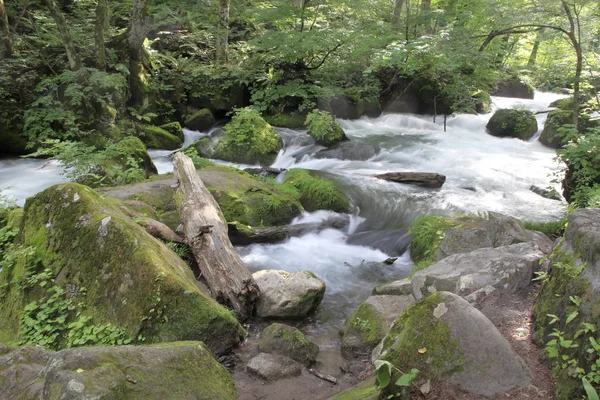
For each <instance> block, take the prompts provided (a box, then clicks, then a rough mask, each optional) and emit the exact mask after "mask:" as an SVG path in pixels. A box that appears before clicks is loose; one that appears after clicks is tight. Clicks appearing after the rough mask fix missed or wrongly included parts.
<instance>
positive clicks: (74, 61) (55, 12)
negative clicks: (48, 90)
mask: <svg viewBox="0 0 600 400" xmlns="http://www.w3.org/2000/svg"><path fill="white" fill-rule="evenodd" d="M44 3H45V4H46V7H48V9H49V10H50V14H52V18H54V22H56V26H57V27H58V33H59V35H60V38H61V39H62V42H63V45H64V46H65V51H66V52H67V58H68V60H69V67H70V68H71V69H72V70H73V71H77V70H78V69H79V68H81V62H80V61H79V56H78V55H77V51H76V50H75V45H74V44H73V39H72V38H71V34H70V33H69V29H68V28H67V22H66V21H65V17H64V16H63V14H62V12H61V11H60V8H58V5H57V4H56V2H55V1H54V0H44Z"/></svg>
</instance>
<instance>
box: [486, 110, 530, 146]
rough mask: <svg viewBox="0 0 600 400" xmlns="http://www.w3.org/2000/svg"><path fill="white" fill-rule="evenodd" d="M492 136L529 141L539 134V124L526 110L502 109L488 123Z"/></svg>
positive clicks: (487, 126)
mask: <svg viewBox="0 0 600 400" xmlns="http://www.w3.org/2000/svg"><path fill="white" fill-rule="evenodd" d="M486 128H487V130H488V132H489V133H490V135H492V136H498V137H512V138H518V139H521V140H529V139H531V137H532V136H533V135H534V134H535V133H536V132H537V130H538V124H537V120H536V119H535V116H534V115H533V113H532V112H531V111H529V110H525V109H510V108H505V109H500V110H498V111H496V112H495V113H494V115H493V116H492V118H490V120H489V121H488V123H487V125H486Z"/></svg>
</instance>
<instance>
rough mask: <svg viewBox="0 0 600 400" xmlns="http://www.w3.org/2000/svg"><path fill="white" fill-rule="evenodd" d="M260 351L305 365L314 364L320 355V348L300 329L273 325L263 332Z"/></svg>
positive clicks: (259, 346)
mask: <svg viewBox="0 0 600 400" xmlns="http://www.w3.org/2000/svg"><path fill="white" fill-rule="evenodd" d="M258 349H259V350H260V351H262V352H265V353H275V354H281V355H284V356H286V357H290V358H291V359H293V360H296V361H298V362H299V363H302V364H304V365H310V364H312V363H313V362H314V361H315V360H316V359H317V355H319V347H318V346H317V345H316V344H314V343H313V342H311V341H310V340H308V339H307V338H306V337H305V336H304V335H303V334H302V332H300V331H299V330H298V329H296V328H294V327H291V326H288V325H284V324H277V323H276V324H271V325H269V326H268V327H267V328H265V330H264V331H263V332H262V334H261V337H260V341H259V343H258Z"/></svg>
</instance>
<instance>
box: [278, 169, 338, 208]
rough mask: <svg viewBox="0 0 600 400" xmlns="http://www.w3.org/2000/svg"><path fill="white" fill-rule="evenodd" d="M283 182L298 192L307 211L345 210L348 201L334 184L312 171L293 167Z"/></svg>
mask: <svg viewBox="0 0 600 400" xmlns="http://www.w3.org/2000/svg"><path fill="white" fill-rule="evenodd" d="M285 183H286V184H287V185H290V186H293V187H294V188H296V190H297V191H298V192H299V194H300V202H301V203H302V206H303V207H304V208H305V209H306V210H307V211H316V210H331V211H336V212H347V211H348V210H349V208H350V201H349V200H348V197H346V195H345V194H344V193H342V192H341V191H340V190H339V189H338V188H337V187H336V186H335V184H334V183H333V182H332V181H330V180H328V179H325V178H323V177H321V176H318V175H316V172H314V171H308V170H305V169H298V168H294V169H291V170H289V171H288V172H287V173H286V175H285Z"/></svg>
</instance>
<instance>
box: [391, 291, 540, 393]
mask: <svg viewBox="0 0 600 400" xmlns="http://www.w3.org/2000/svg"><path fill="white" fill-rule="evenodd" d="M380 358H381V359H382V360H384V361H388V362H390V363H391V364H392V365H393V366H394V367H395V368H396V369H394V370H393V371H392V379H391V382H395V381H396V379H398V378H399V377H400V373H399V372H398V370H400V371H410V370H411V369H412V368H416V369H418V370H419V375H418V378H419V379H420V380H421V381H427V380H428V379H431V381H432V382H431V383H432V385H434V384H436V383H438V382H440V381H443V382H446V383H447V384H451V385H457V386H459V387H460V388H461V389H463V390H466V391H468V392H470V393H473V394H475V395H480V396H488V397H491V396H501V395H503V394H504V393H506V392H508V391H509V390H512V389H514V388H515V387H526V386H528V385H529V384H530V383H531V371H529V369H528V368H527V366H526V365H525V363H524V362H523V360H521V358H520V357H519V356H518V355H516V354H515V353H514V351H513V350H512V348H511V346H510V344H509V343H508V341H507V340H506V339H505V338H504V337H503V336H502V334H501V333H500V332H499V331H498V330H497V329H496V328H495V327H494V325H493V324H492V323H491V322H490V320H488V319H487V318H486V317H485V316H484V315H483V314H481V312H479V311H478V310H477V309H475V308H474V307H473V306H471V305H470V304H469V303H468V302H467V301H466V300H464V299H463V298H461V297H460V296H458V295H455V294H452V293H448V292H435V293H432V294H430V295H428V296H427V297H425V298H424V299H423V300H422V301H420V302H419V303H416V304H415V305H414V306H412V307H411V308H409V309H408V310H406V311H405V312H404V313H402V314H401V315H400V316H399V317H398V318H397V319H396V320H395V321H394V324H393V325H392V327H391V329H390V331H389V333H388V334H387V336H386V337H385V338H384V339H383V342H382V350H381V354H380ZM398 390H399V388H398V387H396V386H395V385H389V386H388V387H387V388H386V389H385V390H384V392H385V394H386V395H387V394H393V393H396V392H397V391H398Z"/></svg>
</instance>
